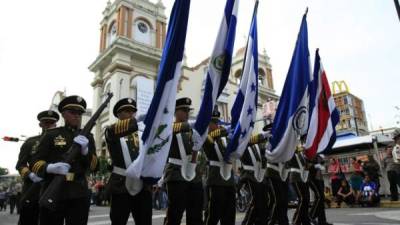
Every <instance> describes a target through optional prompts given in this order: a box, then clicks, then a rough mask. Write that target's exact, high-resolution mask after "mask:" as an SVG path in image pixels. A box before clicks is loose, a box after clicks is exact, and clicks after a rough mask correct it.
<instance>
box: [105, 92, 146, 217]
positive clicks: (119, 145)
mask: <svg viewBox="0 0 400 225" xmlns="http://www.w3.org/2000/svg"><path fill="white" fill-rule="evenodd" d="M136 111H137V108H136V102H135V100H133V99H132V98H124V99H121V100H119V101H118V102H117V103H116V104H115V106H114V108H113V114H114V116H115V117H117V118H118V121H117V122H116V123H114V124H112V125H111V126H109V127H107V128H106V130H105V138H106V142H107V147H108V152H109V154H110V157H111V161H112V166H113V169H112V173H111V176H110V179H109V181H108V184H107V190H108V192H109V193H110V194H111V208H110V219H111V223H112V225H125V224H126V223H127V222H128V218H129V215H130V214H131V213H132V217H133V219H134V220H135V224H141V225H150V224H151V216H152V193H151V187H150V186H149V185H144V187H142V183H141V181H132V182H137V184H134V185H135V186H138V190H135V186H133V188H132V186H131V185H130V184H129V182H130V181H131V180H130V179H131V178H129V177H128V178H127V177H126V173H125V172H126V169H127V168H128V166H129V165H130V164H131V162H133V161H134V160H135V159H136V158H137V157H138V155H139V135H138V125H137V121H136V119H135V114H136ZM138 182H140V183H138ZM140 189H141V190H140ZM135 192H138V193H135Z"/></svg>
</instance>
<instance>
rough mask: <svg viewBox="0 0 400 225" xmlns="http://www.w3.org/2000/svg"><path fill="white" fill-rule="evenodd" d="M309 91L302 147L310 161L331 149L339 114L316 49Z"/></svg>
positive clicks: (334, 139)
mask: <svg viewBox="0 0 400 225" xmlns="http://www.w3.org/2000/svg"><path fill="white" fill-rule="evenodd" d="M309 91H310V111H311V116H310V120H309V121H310V124H309V127H308V134H307V140H306V144H305V146H304V147H305V149H306V151H305V155H306V157H307V158H309V159H312V158H314V157H315V155H316V154H318V153H322V152H323V151H325V150H329V149H331V148H332V146H333V144H334V143H335V141H336V131H335V127H336V124H337V123H338V122H339V112H338V111H337V109H336V105H335V101H334V99H333V96H332V94H331V91H330V87H329V82H328V79H327V77H326V73H325V70H324V67H323V66H322V63H321V58H320V56H319V52H318V49H317V51H316V53H315V65H314V74H313V80H312V82H311V83H310V85H309Z"/></svg>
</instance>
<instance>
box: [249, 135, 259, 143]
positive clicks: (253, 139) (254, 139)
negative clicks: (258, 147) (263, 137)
mask: <svg viewBox="0 0 400 225" xmlns="http://www.w3.org/2000/svg"><path fill="white" fill-rule="evenodd" d="M259 139H260V136H259V135H258V134H256V135H253V136H251V137H250V140H249V145H255V144H258V143H259Z"/></svg>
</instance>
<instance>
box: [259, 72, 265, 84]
mask: <svg viewBox="0 0 400 225" xmlns="http://www.w3.org/2000/svg"><path fill="white" fill-rule="evenodd" d="M258 85H259V86H264V85H265V72H264V70H263V69H258Z"/></svg>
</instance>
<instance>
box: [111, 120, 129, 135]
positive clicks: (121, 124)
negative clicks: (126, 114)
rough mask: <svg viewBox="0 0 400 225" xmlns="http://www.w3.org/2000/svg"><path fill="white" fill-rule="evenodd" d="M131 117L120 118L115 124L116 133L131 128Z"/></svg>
mask: <svg viewBox="0 0 400 225" xmlns="http://www.w3.org/2000/svg"><path fill="white" fill-rule="evenodd" d="M130 121H131V119H125V120H120V121H118V122H116V123H115V124H114V133H115V134H121V133H124V132H126V131H128V129H129V122H130Z"/></svg>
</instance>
